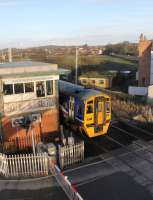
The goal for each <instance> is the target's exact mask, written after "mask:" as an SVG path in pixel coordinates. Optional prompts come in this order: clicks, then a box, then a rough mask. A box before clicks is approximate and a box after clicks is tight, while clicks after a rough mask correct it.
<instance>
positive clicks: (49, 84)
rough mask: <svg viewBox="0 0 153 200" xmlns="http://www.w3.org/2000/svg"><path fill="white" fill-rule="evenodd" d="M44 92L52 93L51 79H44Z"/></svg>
mask: <svg viewBox="0 0 153 200" xmlns="http://www.w3.org/2000/svg"><path fill="white" fill-rule="evenodd" d="M46 94H47V95H52V94H53V81H51V80H49V81H46Z"/></svg>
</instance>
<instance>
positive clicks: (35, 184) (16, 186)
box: [0, 175, 59, 191]
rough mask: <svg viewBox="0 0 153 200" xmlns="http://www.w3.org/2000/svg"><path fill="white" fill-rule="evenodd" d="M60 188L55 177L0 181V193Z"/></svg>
mask: <svg viewBox="0 0 153 200" xmlns="http://www.w3.org/2000/svg"><path fill="white" fill-rule="evenodd" d="M49 187H59V185H58V183H57V181H56V179H55V178H54V176H52V175H50V176H45V177H41V178H30V179H19V180H0V191H2V190H38V189H42V188H49Z"/></svg>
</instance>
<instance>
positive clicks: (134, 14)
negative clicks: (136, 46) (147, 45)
mask: <svg viewBox="0 0 153 200" xmlns="http://www.w3.org/2000/svg"><path fill="white" fill-rule="evenodd" d="M0 18H1V19H0V49H2V48H8V47H18V48H25V47H31V46H40V45H81V44H89V45H103V44H107V43H117V42H122V41H131V42H137V41H138V38H139V35H140V34H141V33H144V34H145V35H146V36H147V38H148V39H152V38H153V0H0Z"/></svg>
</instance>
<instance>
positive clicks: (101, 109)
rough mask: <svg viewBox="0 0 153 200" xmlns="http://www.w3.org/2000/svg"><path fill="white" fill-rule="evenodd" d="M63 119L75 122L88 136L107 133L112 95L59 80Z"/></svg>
mask: <svg viewBox="0 0 153 200" xmlns="http://www.w3.org/2000/svg"><path fill="white" fill-rule="evenodd" d="M59 91H60V112H61V117H62V120H64V121H65V122H66V121H69V122H71V124H75V125H76V127H77V128H79V130H80V131H81V132H83V133H85V134H86V135H87V136H88V137H91V138H92V137H96V136H100V135H104V134H106V133H107V131H108V128H109V125H110V121H111V100H110V97H109V96H108V95H106V94H104V93H102V92H100V91H98V90H94V89H87V88H84V87H83V86H79V85H75V84H72V83H69V82H66V81H59Z"/></svg>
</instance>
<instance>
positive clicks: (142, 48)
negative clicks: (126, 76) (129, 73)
mask: <svg viewBox="0 0 153 200" xmlns="http://www.w3.org/2000/svg"><path fill="white" fill-rule="evenodd" d="M151 47H152V42H151V41H149V40H146V39H142V40H140V42H139V70H138V71H139V78H138V85H139V86H148V85H150V66H151Z"/></svg>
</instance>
